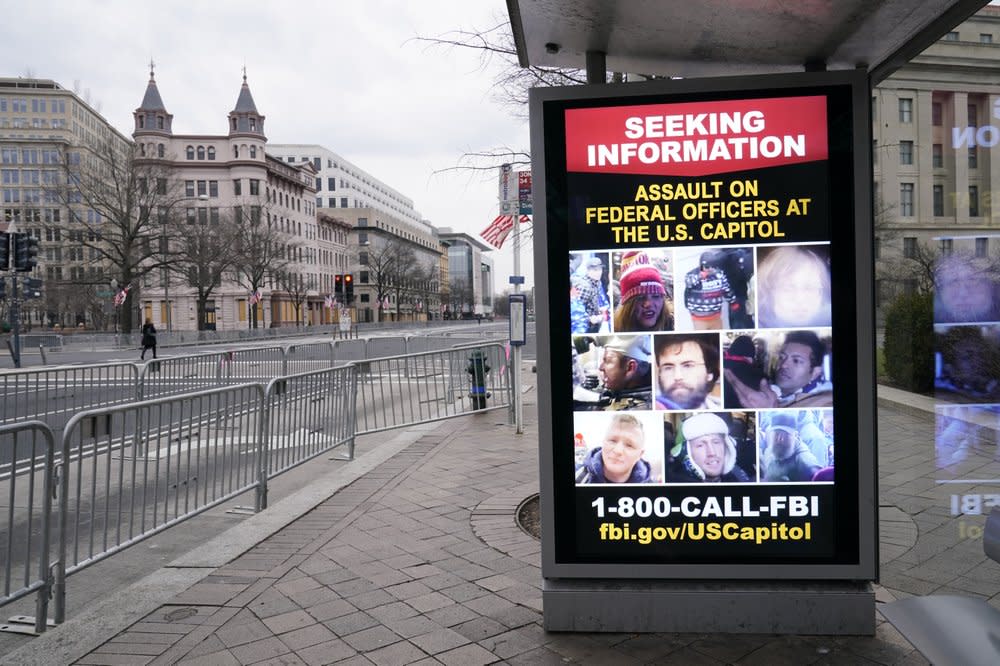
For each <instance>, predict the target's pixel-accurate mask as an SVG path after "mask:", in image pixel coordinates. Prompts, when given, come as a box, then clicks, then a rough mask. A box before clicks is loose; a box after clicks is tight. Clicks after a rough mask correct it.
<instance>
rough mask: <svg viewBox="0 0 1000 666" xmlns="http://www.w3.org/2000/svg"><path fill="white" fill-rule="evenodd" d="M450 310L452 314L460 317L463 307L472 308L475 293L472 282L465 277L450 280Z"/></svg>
mask: <svg viewBox="0 0 1000 666" xmlns="http://www.w3.org/2000/svg"><path fill="white" fill-rule="evenodd" d="M450 297H451V311H452V316H453V317H455V318H456V319H457V318H460V317H461V316H462V312H464V310H465V307H466V306H468V307H469V310H470V311H472V310H474V309H475V308H474V301H475V298H476V297H475V293H474V290H473V288H472V283H471V282H469V281H468V280H466V279H465V278H455V279H453V280H452V281H451V292H450Z"/></svg>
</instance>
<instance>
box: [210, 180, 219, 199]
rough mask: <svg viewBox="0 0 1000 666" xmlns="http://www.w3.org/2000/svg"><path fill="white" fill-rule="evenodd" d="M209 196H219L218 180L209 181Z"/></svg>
mask: <svg viewBox="0 0 1000 666" xmlns="http://www.w3.org/2000/svg"><path fill="white" fill-rule="evenodd" d="M208 196H210V197H217V196H219V181H217V180H210V181H208Z"/></svg>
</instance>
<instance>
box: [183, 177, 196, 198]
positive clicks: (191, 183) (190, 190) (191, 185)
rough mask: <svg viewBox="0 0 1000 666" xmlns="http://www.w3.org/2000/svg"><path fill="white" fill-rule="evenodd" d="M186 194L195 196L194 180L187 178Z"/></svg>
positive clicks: (185, 182) (185, 183)
mask: <svg viewBox="0 0 1000 666" xmlns="http://www.w3.org/2000/svg"><path fill="white" fill-rule="evenodd" d="M184 196H186V197H193V196H194V181H193V180H185V181H184Z"/></svg>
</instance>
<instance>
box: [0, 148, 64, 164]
mask: <svg viewBox="0 0 1000 666" xmlns="http://www.w3.org/2000/svg"><path fill="white" fill-rule="evenodd" d="M71 155H72V156H75V163H76V164H79V163H80V154H79V153H72V154H71ZM18 158H20V160H19V159H18ZM70 161H71V163H73V160H72V159H71V160H70ZM61 163H62V159H61V158H60V157H59V151H58V150H47V149H38V148H20V149H18V148H2V149H0V164H61Z"/></svg>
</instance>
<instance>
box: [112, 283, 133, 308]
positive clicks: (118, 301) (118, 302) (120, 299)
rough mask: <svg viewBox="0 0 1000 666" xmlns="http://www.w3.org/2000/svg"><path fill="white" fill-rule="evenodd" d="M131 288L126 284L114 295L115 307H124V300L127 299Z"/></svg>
mask: <svg viewBox="0 0 1000 666" xmlns="http://www.w3.org/2000/svg"><path fill="white" fill-rule="evenodd" d="M131 288H132V285H130V284H127V285H125V287H124V288H123V289H122V290H121V291H119V292H118V293H117V294H115V307H120V306H122V305H125V299H126V298H128V290H129V289H131Z"/></svg>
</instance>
